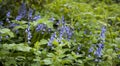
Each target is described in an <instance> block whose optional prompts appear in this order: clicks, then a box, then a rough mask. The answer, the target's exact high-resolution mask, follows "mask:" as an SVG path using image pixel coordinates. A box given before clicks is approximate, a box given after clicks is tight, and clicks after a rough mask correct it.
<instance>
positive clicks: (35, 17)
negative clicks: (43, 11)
mask: <svg viewBox="0 0 120 66" xmlns="http://www.w3.org/2000/svg"><path fill="white" fill-rule="evenodd" d="M40 18H41V16H40V15H35V16H34V17H33V20H34V21H36V20H38V19H40Z"/></svg>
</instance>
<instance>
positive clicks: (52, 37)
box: [48, 32, 57, 47]
mask: <svg viewBox="0 0 120 66" xmlns="http://www.w3.org/2000/svg"><path fill="white" fill-rule="evenodd" d="M56 37H57V36H56V32H54V33H53V34H52V35H51V37H50V40H49V42H48V46H50V47H51V46H52V42H53V40H54V39H55V38H56Z"/></svg>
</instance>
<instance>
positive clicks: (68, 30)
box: [59, 26, 73, 40]
mask: <svg viewBox="0 0 120 66" xmlns="http://www.w3.org/2000/svg"><path fill="white" fill-rule="evenodd" d="M59 33H60V35H59V38H60V40H62V37H63V36H66V37H67V39H68V40H70V38H71V37H72V35H73V31H72V30H71V28H70V27H68V26H62V27H61V28H60V32H59Z"/></svg>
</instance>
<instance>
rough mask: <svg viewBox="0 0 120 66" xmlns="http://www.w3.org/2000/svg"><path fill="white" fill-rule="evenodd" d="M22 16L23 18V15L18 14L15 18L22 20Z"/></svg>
mask: <svg viewBox="0 0 120 66" xmlns="http://www.w3.org/2000/svg"><path fill="white" fill-rule="evenodd" d="M22 18H23V16H22V15H18V16H17V17H16V18H15V20H21V19H22Z"/></svg>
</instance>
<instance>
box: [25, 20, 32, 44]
mask: <svg viewBox="0 0 120 66" xmlns="http://www.w3.org/2000/svg"><path fill="white" fill-rule="evenodd" d="M25 32H26V33H27V39H28V43H30V40H31V38H32V35H31V32H30V24H29V22H28V28H27V29H26V31H25Z"/></svg>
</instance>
